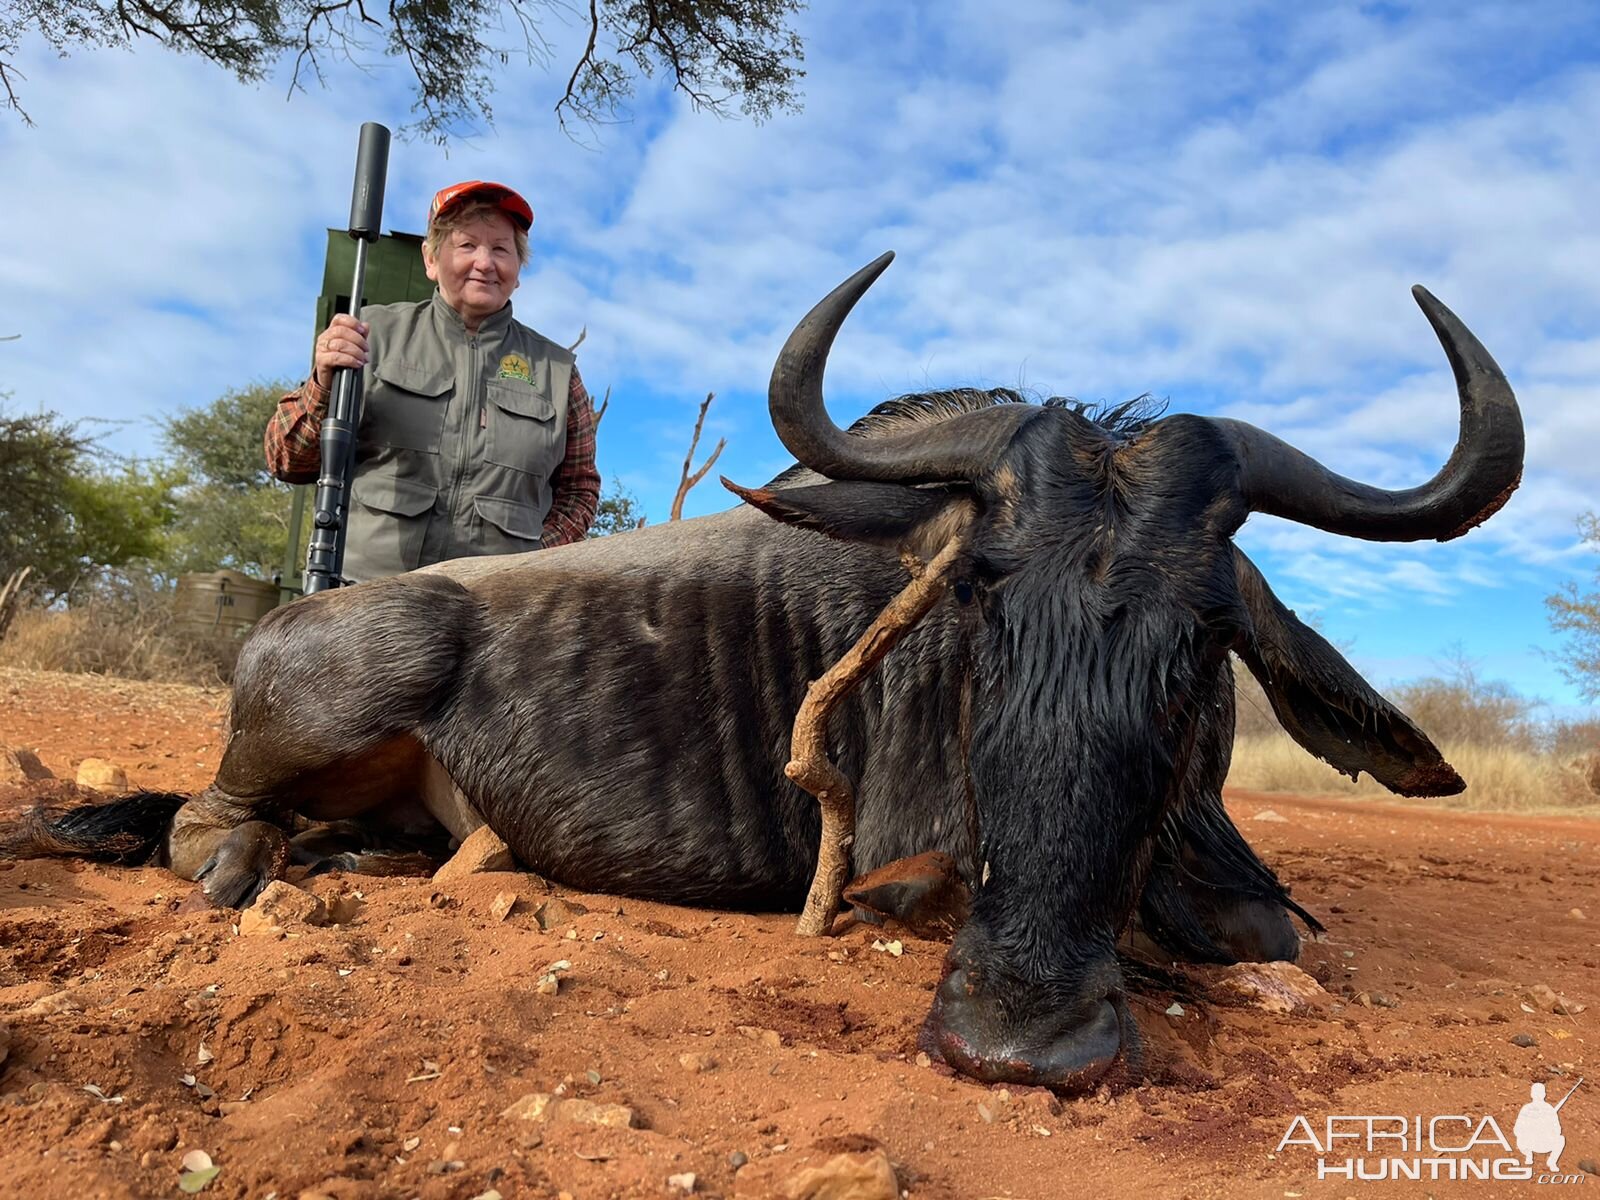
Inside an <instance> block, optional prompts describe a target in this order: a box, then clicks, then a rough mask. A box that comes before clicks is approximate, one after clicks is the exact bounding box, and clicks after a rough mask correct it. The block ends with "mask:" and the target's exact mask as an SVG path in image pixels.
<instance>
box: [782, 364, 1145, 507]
mask: <svg viewBox="0 0 1600 1200" xmlns="http://www.w3.org/2000/svg"><path fill="white" fill-rule="evenodd" d="M1000 404H1033V405H1036V406H1037V407H1039V408H1060V409H1066V410H1067V411H1069V412H1074V413H1076V414H1078V415H1079V416H1080V417H1083V418H1084V419H1085V420H1087V421H1090V422H1092V423H1093V424H1095V425H1098V426H1099V427H1100V428H1101V429H1104V430H1105V431H1106V432H1107V433H1110V434H1114V435H1116V436H1119V437H1129V436H1131V435H1133V434H1135V433H1137V432H1139V430H1141V429H1143V428H1144V427H1145V426H1146V425H1149V424H1150V423H1151V422H1152V421H1154V420H1156V419H1157V418H1158V417H1160V416H1161V415H1162V414H1163V413H1165V412H1166V408H1167V404H1166V401H1164V400H1159V399H1157V398H1156V397H1154V396H1152V395H1150V393H1148V392H1146V393H1145V394H1144V395H1142V396H1135V397H1134V398H1133V399H1132V400H1124V401H1122V402H1121V403H1120V404H1105V403H1091V402H1089V401H1085V400H1075V399H1073V398H1072V397H1070V396H1050V397H1048V398H1047V399H1045V400H1042V401H1040V400H1036V399H1035V398H1034V397H1032V396H1029V395H1028V394H1026V393H1024V392H1021V391H1018V390H1017V389H1016V388H1003V387H1001V388H946V389H943V390H940V391H934V392H911V393H908V394H906V395H904V396H896V397H894V398H893V399H892V400H885V401H883V402H882V403H881V404H879V405H877V406H876V407H875V408H873V409H872V411H871V412H869V413H867V414H866V415H864V416H862V417H861V418H859V419H858V420H857V421H855V423H854V424H852V425H851V426H850V427H849V429H847V430H846V431H845V432H846V433H849V434H852V435H854V436H856V437H879V436H881V435H883V434H886V433H892V432H897V431H900V430H904V429H907V428H909V427H912V426H917V425H937V424H940V423H941V422H943V421H948V420H950V419H951V418H952V417H959V416H961V415H962V414H963V413H970V412H978V411H980V410H981V409H985V408H993V407H995V406H996V405H1000ZM820 478H821V476H819V475H817V474H816V473H815V472H814V471H811V470H808V469H807V468H806V467H803V466H800V465H799V464H796V465H794V466H792V467H789V468H788V469H787V470H785V471H783V472H782V473H781V474H780V475H778V476H777V478H775V479H773V480H772V482H771V483H769V484H768V485H767V486H768V487H781V486H784V485H786V484H794V483H800V482H809V483H814V482H816V481H817V480H818V479H820Z"/></svg>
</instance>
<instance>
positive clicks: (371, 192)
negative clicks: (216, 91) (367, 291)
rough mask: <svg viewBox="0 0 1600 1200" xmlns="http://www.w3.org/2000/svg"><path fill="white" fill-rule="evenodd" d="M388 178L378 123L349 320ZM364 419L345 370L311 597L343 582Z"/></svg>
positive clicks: (361, 161)
mask: <svg viewBox="0 0 1600 1200" xmlns="http://www.w3.org/2000/svg"><path fill="white" fill-rule="evenodd" d="M388 173H389V130H388V129H387V128H386V127H385V126H382V125H379V124H377V123H376V122H373V121H368V122H367V123H366V124H365V125H363V126H362V127H361V142H360V144H359V145H358V146H357V148H356V180H355V186H354V188H353V190H352V192H351V197H350V226H349V232H350V236H351V238H353V239H354V240H355V243H356V270H355V278H354V279H353V280H352V281H351V283H350V315H351V316H356V315H357V314H358V313H359V312H360V311H361V292H362V289H363V288H365V286H366V282H367V246H368V244H369V243H372V242H375V241H377V240H378V225H379V223H380V222H381V221H382V219H383V185H384V180H385V178H386V177H387V175H388ZM360 420H361V373H360V372H359V371H357V370H355V369H353V368H351V367H340V368H339V369H338V370H337V371H335V372H334V374H333V394H332V395H331V396H330V397H329V399H328V413H327V415H326V416H325V417H323V418H322V470H321V473H320V474H319V475H318V477H317V498H316V504H315V508H314V509H313V512H312V518H311V544H310V545H309V546H307V547H306V574H305V590H306V595H308V596H309V595H311V594H312V593H313V592H321V591H326V590H327V589H328V588H333V587H338V586H339V585H340V584H342V583H343V582H344V579H343V577H342V576H341V575H340V572H341V571H342V570H343V569H344V536H345V526H346V520H345V518H346V514H347V513H348V511H349V507H350V470H351V468H352V467H353V466H354V464H355V442H356V427H357V425H358V424H359V423H360Z"/></svg>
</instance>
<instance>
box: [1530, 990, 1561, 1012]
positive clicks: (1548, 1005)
mask: <svg viewBox="0 0 1600 1200" xmlns="http://www.w3.org/2000/svg"><path fill="white" fill-rule="evenodd" d="M1524 994H1525V995H1526V996H1527V997H1528V999H1529V1000H1531V1001H1533V1002H1534V1004H1536V1005H1538V1007H1539V1008H1541V1009H1543V1010H1544V1011H1545V1012H1554V1011H1555V1010H1556V1005H1558V1004H1560V1003H1561V997H1560V996H1558V995H1556V991H1555V989H1554V988H1553V987H1551V986H1550V985H1549V984H1547V983H1536V984H1534V985H1533V986H1532V987H1530V988H1529V989H1528V990H1527V992H1525V993H1524Z"/></svg>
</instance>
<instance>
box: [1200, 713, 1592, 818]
mask: <svg viewBox="0 0 1600 1200" xmlns="http://www.w3.org/2000/svg"><path fill="white" fill-rule="evenodd" d="M1439 748H1440V750H1441V751H1442V752H1443V754H1444V756H1445V759H1446V760H1447V761H1448V762H1449V763H1450V765H1451V766H1453V767H1455V769H1456V770H1457V771H1458V772H1460V774H1461V777H1462V778H1463V779H1464V780H1466V781H1467V790H1466V791H1465V792H1463V793H1461V794H1460V795H1459V796H1448V797H1443V798H1441V799H1439V800H1437V801H1433V802H1432V803H1438V804H1444V805H1447V806H1449V807H1452V808H1465V809H1477V810H1484V811H1487V810H1500V811H1512V812H1538V811H1567V812H1570V811H1572V810H1573V809H1580V808H1592V807H1595V806H1597V805H1600V796H1597V795H1596V794H1595V792H1594V791H1592V790H1591V789H1590V786H1589V780H1588V778H1587V777H1586V773H1585V768H1584V765H1583V764H1582V763H1581V762H1577V763H1575V762H1572V761H1570V760H1564V759H1562V758H1559V757H1557V756H1556V755H1553V754H1550V753H1541V752H1539V751H1534V750H1524V749H1518V748H1516V747H1512V746H1483V745H1479V744H1476V743H1473V742H1450V741H1446V742H1443V743H1442V744H1441V745H1440V747H1439ZM1228 786H1230V787H1236V788H1248V789H1250V790H1252V791H1262V792H1300V793H1303V794H1307V795H1315V796H1361V797H1367V798H1371V799H1379V798H1387V799H1396V797H1394V796H1393V795H1392V793H1390V792H1389V791H1388V789H1386V788H1384V787H1383V786H1382V785H1381V784H1379V783H1376V782H1374V781H1373V779H1372V777H1371V776H1370V775H1367V774H1365V773H1363V774H1362V776H1361V778H1360V780H1359V781H1355V780H1352V779H1350V778H1349V777H1348V776H1346V775H1341V774H1339V772H1337V771H1335V770H1334V769H1333V768H1332V767H1330V766H1328V764H1327V763H1325V762H1323V761H1322V760H1320V759H1317V758H1313V757H1312V756H1311V755H1310V754H1308V753H1307V752H1306V751H1305V750H1303V749H1301V748H1300V746H1299V745H1298V744H1297V743H1296V742H1295V741H1294V740H1293V739H1292V738H1290V737H1289V735H1288V734H1286V733H1282V732H1279V733H1276V734H1251V735H1248V736H1243V737H1240V738H1237V739H1236V740H1235V742H1234V747H1233V766H1232V768H1231V769H1230V770H1229V772H1228Z"/></svg>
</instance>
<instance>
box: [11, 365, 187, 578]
mask: <svg viewBox="0 0 1600 1200" xmlns="http://www.w3.org/2000/svg"><path fill="white" fill-rule="evenodd" d="M0 399H4V395H3V394H0ZM173 482H174V480H173V477H172V475H171V473H170V472H169V471H168V470H166V469H164V468H163V467H162V466H160V465H155V466H151V465H149V464H143V463H130V462H124V463H117V462H114V461H108V459H107V456H106V455H104V454H103V453H101V452H100V451H99V449H98V447H97V446H96V445H95V442H94V439H93V438H92V437H90V436H88V435H86V434H84V433H83V432H82V431H81V430H80V428H79V426H78V424H77V423H76V422H73V421H68V420H66V419H65V418H63V417H61V416H59V415H57V414H56V413H53V412H38V413H11V412H9V411H6V410H5V409H4V408H0V483H3V485H4V486H0V583H4V582H5V581H7V580H9V579H11V578H13V577H14V576H16V575H18V574H19V573H20V572H21V571H22V570H23V569H25V568H26V569H27V570H28V571H29V576H28V580H27V587H28V589H29V590H30V591H33V592H36V593H37V594H38V595H39V596H40V597H41V598H42V599H43V600H44V601H45V602H47V603H50V602H54V601H57V600H63V599H65V600H71V598H72V596H73V594H74V592H75V590H76V589H78V588H79V587H80V585H83V584H85V583H89V582H93V581H94V580H95V579H96V578H97V577H98V576H99V575H100V574H101V573H102V572H103V571H104V569H106V568H117V567H123V566H126V565H127V564H129V563H131V562H135V561H138V560H141V559H152V558H156V557H158V556H160V555H161V554H162V553H163V552H164V549H165V544H166V543H165V538H166V529H167V527H168V526H169V525H170V524H171V522H172V519H173V516H174V512H173V508H172V487H173Z"/></svg>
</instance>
